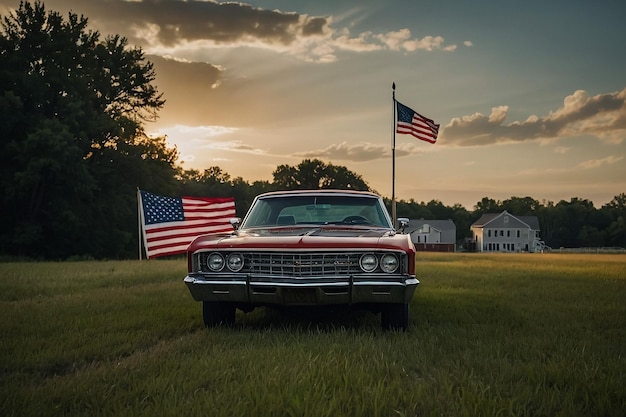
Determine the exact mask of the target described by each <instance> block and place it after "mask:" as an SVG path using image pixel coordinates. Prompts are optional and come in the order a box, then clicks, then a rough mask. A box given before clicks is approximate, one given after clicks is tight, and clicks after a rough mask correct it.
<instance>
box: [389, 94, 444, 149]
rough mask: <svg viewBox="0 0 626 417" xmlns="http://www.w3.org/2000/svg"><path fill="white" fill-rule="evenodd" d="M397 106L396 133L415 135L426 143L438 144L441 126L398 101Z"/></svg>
mask: <svg viewBox="0 0 626 417" xmlns="http://www.w3.org/2000/svg"><path fill="white" fill-rule="evenodd" d="M396 104H397V110H398V111H397V121H396V132H397V133H405V134H409V135H413V136H415V137H416V138H418V139H420V140H424V141H426V142H430V143H435V142H437V135H438V134H439V125H438V124H435V122H434V121H432V120H431V119H429V118H427V117H424V116H422V115H421V114H419V113H418V112H416V111H415V110H413V109H411V108H409V107H407V106H405V105H404V104H402V103H400V102H399V101H396Z"/></svg>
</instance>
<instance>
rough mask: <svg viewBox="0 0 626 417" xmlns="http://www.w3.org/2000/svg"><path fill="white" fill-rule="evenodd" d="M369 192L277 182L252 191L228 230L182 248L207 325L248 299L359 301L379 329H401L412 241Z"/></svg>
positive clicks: (222, 320)
mask: <svg viewBox="0 0 626 417" xmlns="http://www.w3.org/2000/svg"><path fill="white" fill-rule="evenodd" d="M405 221H406V219H402V220H400V222H399V223H400V230H396V229H395V228H394V226H393V224H392V220H391V218H390V216H389V213H388V212H387V209H386V208H385V205H384V203H383V200H382V199H381V198H380V197H379V196H378V195H376V194H373V193H369V192H359V191H349V190H348V191H346V190H314V191H281V192H271V193H266V194H261V195H259V196H257V197H256V198H255V199H254V201H253V203H252V205H251V207H250V210H249V211H248V213H247V214H246V216H245V217H244V219H243V221H241V219H233V220H232V221H231V223H232V224H233V228H234V231H233V233H231V234H222V235H205V236H201V237H198V238H197V239H196V240H194V241H193V242H192V243H191V245H190V246H189V248H188V250H187V259H188V271H189V272H188V274H187V276H186V277H185V283H186V284H187V286H188V288H189V291H190V292H191V295H192V296H193V298H194V299H195V300H196V301H202V316H203V319H204V323H205V325H206V326H207V327H210V326H216V325H220V324H225V325H230V324H233V323H234V321H235V310H236V309H237V308H239V309H240V310H242V311H244V312H249V311H252V310H253V309H254V308H255V307H258V306H283V307H290V306H338V305H347V306H353V307H366V308H369V309H371V310H372V311H374V312H380V314H381V323H382V327H383V329H385V330H393V329H395V330H406V328H407V326H408V322H409V302H410V301H411V298H412V297H413V293H414V292H415V289H416V288H417V285H418V284H419V281H418V280H417V279H416V278H415V247H414V246H413V243H412V242H411V239H410V238H409V235H407V234H403V233H402V230H403V229H404V226H405V224H406V223H405Z"/></svg>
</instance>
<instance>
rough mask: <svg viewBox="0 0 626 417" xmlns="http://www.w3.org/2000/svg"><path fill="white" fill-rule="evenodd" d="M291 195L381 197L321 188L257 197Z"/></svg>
mask: <svg viewBox="0 0 626 417" xmlns="http://www.w3.org/2000/svg"><path fill="white" fill-rule="evenodd" d="M289 195H297V196H303V195H305V196H306V195H326V196H327V195H333V196H359V197H370V198H380V196H379V195H378V194H376V193H373V192H370V191H357V190H336V189H327V188H326V189H321V190H284V191H270V192H267V193H263V194H259V195H258V196H257V198H266V197H279V196H289Z"/></svg>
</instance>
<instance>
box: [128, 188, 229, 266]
mask: <svg viewBox="0 0 626 417" xmlns="http://www.w3.org/2000/svg"><path fill="white" fill-rule="evenodd" d="M139 201H140V204H139V206H140V210H141V219H140V221H141V225H142V230H143V240H144V246H145V248H146V256H147V257H148V259H150V258H154V257H157V256H165V255H174V254H177V253H184V252H185V251H186V250H187V247H188V246H189V244H190V243H191V242H192V241H193V240H194V239H195V238H196V237H197V236H199V235H204V234H217V233H228V232H232V231H233V227H232V226H231V224H230V219H231V218H233V217H235V199H234V198H232V197H226V198H202V197H165V196H161V195H157V194H152V193H149V192H146V191H141V190H140V191H139Z"/></svg>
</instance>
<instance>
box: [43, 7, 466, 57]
mask: <svg viewBox="0 0 626 417" xmlns="http://www.w3.org/2000/svg"><path fill="white" fill-rule="evenodd" d="M46 5H47V6H48V8H55V9H57V10H59V11H61V12H63V14H65V10H68V9H69V10H72V11H73V12H74V13H77V14H84V15H85V16H87V17H88V18H89V21H90V23H93V24H95V25H97V26H98V28H99V29H100V31H101V32H102V33H120V34H123V35H124V36H126V37H127V38H128V39H129V41H130V42H131V43H132V44H138V45H141V46H142V48H143V49H144V50H145V51H146V52H148V53H151V54H166V53H170V54H173V53H174V52H175V51H176V50H177V49H180V48H188V47H189V46H192V45H193V46H194V47H213V48H225V47H228V48H234V47H252V48H260V49H271V50H275V51H276V52H278V53H289V54H292V55H294V56H296V57H299V58H301V59H304V60H307V61H313V62H332V61H335V60H337V55H336V54H337V52H338V51H352V52H370V51H377V50H385V49H386V50H391V51H401V52H405V53H410V52H415V51H418V50H423V51H434V50H442V51H454V50H455V49H456V45H445V43H444V39H443V37H441V36H424V37H422V38H416V37H414V36H413V35H412V34H411V31H410V30H409V29H400V30H398V31H393V32H388V33H384V34H374V33H371V32H364V33H360V34H356V35H353V34H351V33H350V31H349V29H348V28H347V27H342V28H335V27H334V26H333V23H334V20H333V17H332V16H309V15H307V14H301V13H296V12H284V11H280V10H267V9H262V8H258V7H253V6H251V5H249V4H245V3H241V2H222V3H217V2H213V1H201V0H195V1H193V0H192V1H183V0H143V1H127V0H109V1H106V2H105V1H95V2H84V1H82V0H65V1H63V2H61V1H60V0H48V1H47V2H46ZM57 5H58V6H57ZM55 6H56V7H55ZM60 6H62V8H60V9H59V7H60ZM346 24H348V25H349V24H350V22H346ZM466 45H467V41H466Z"/></svg>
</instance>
